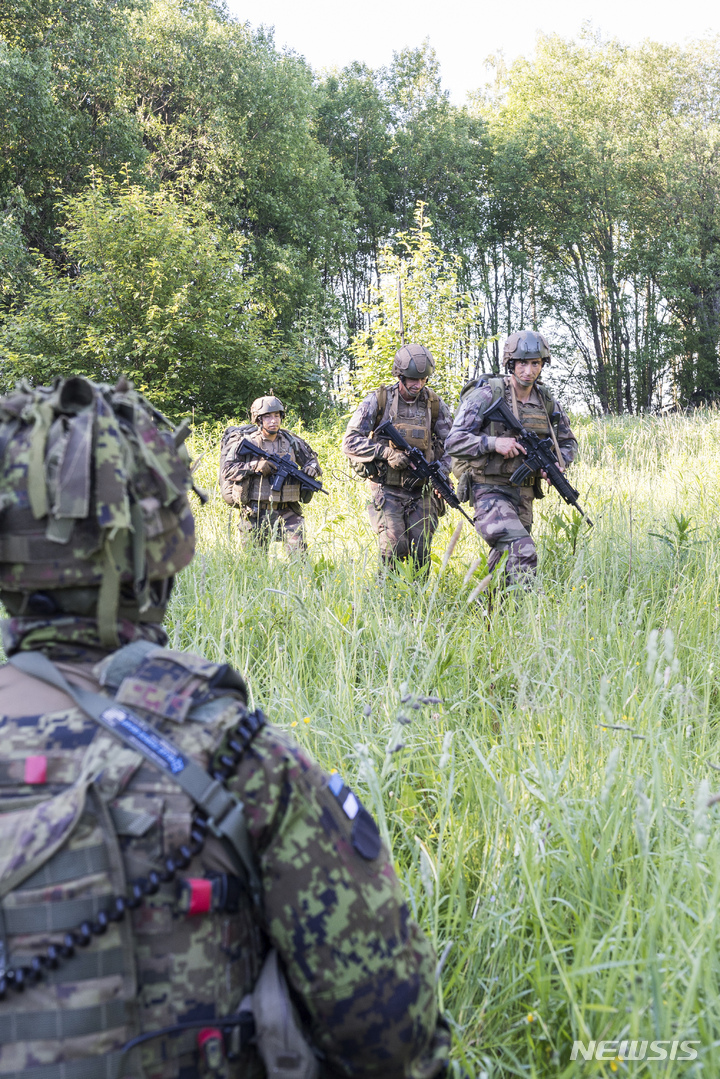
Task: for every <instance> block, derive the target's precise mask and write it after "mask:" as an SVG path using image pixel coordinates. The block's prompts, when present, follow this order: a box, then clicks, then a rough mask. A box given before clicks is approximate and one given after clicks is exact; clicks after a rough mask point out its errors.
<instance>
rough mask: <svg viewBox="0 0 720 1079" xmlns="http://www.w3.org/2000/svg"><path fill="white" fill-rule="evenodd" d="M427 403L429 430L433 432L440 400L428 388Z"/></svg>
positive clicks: (433, 391) (438, 412) (438, 413)
mask: <svg viewBox="0 0 720 1079" xmlns="http://www.w3.org/2000/svg"><path fill="white" fill-rule="evenodd" d="M428 401H429V402H430V430H431V431H432V430H434V428H435V424H436V423H437V418H438V416H439V415H440V398H439V397H438V395H437V394H436V393H435V390H431V389H430V387H429V386H428Z"/></svg>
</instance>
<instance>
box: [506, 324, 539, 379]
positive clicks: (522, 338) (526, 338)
mask: <svg viewBox="0 0 720 1079" xmlns="http://www.w3.org/2000/svg"><path fill="white" fill-rule="evenodd" d="M515 360H542V362H543V367H544V366H545V364H546V363H550V348H549V346H548V343H547V341H546V339H545V338H544V337H543V335H542V334H541V333H536V332H535V330H519V331H518V332H517V333H511V334H510V336H509V337H508V339H507V341H506V342H505V346H504V348H503V362H504V364H505V367H506V368H507V369H508V370H511V371H512V369H513V368H514V366H515V363H514V362H513V361H515Z"/></svg>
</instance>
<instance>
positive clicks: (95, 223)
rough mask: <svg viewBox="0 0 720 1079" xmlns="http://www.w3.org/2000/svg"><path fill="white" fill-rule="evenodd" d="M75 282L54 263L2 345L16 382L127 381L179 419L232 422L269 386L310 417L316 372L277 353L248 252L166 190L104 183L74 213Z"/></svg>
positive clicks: (77, 201)
mask: <svg viewBox="0 0 720 1079" xmlns="http://www.w3.org/2000/svg"><path fill="white" fill-rule="evenodd" d="M65 212H66V215H67V224H66V225H65V226H64V227H63V229H62V236H63V249H64V253H65V255H66V257H67V259H68V260H70V261H71V262H72V265H73V274H72V275H67V274H61V273H59V272H58V270H57V269H56V267H55V266H54V265H53V264H52V263H51V262H50V261H49V260H44V262H43V264H42V265H41V266H40V268H39V269H38V270H37V271H36V273H35V280H34V283H33V287H32V291H31V293H30V296H29V298H28V300H27V303H26V304H25V305H24V306H23V307H22V308H19V309H18V310H17V311H16V312H15V313H14V315H13V316H12V317H11V318H9V319H8V320H7V322H6V324H5V327H4V330H3V333H2V337H1V338H0V355H2V358H3V361H4V377H5V382H6V384H7V383H10V382H12V381H13V380H14V378H17V377H20V376H25V377H29V378H31V379H33V380H36V381H47V380H48V379H51V378H52V377H54V376H55V375H67V374H70V373H72V372H80V373H85V374H88V375H90V376H92V377H95V378H101V379H104V380H107V381H114V380H115V379H116V378H117V377H118V376H119V375H120V374H125V375H127V376H128V377H129V378H131V379H132V380H133V381H134V383H135V385H136V386H137V388H138V389H140V390H141V391H142V392H144V393H147V394H148V395H149V396H150V397H151V399H152V401H153V402H154V403H155V404H156V405H157V406H158V407H159V408H162V409H164V410H166V411H167V412H169V413H171V414H178V413H181V414H182V413H189V412H190V411H192V410H194V411H195V412H196V413H197V414H200V415H204V416H208V415H228V414H230V413H237V412H238V411H239V410H240V408H241V407H242V405H243V404H244V403H245V402H247V401H248V400H249V399H251V398H252V397H254V396H256V395H257V394H258V393H260V392H262V391H264V390H265V389H266V387H267V384H268V383H269V381H271V380H272V381H273V384H274V386H275V388H276V390H277V391H278V392H286V391H287V392H288V393H289V394H291V395H292V397H293V399H295V400H296V401H297V403H298V405H299V406H300V407H302V406H303V405H305V406H311V405H312V404H313V401H314V399H315V398H317V396H318V393H319V390H320V385H319V378H318V376H317V372H316V369H315V368H313V367H312V366H309V365H308V364H307V363H306V362H305V361H304V359H303V358H302V357H299V356H295V355H293V354H291V353H289V352H288V351H287V350H286V351H285V353H284V354H283V353H282V352H281V353H280V354H279V353H278V351H277V350H275V349H273V347H272V346H273V339H272V332H271V326H272V320H273V317H274V311H273V309H272V307H271V306H269V305H268V304H267V303H266V302H265V299H264V297H263V295H262V294H261V293H258V292H257V291H256V290H255V289H254V288H253V285H252V283H251V281H250V278H249V276H248V274H247V273H245V272H243V270H242V268H241V265H242V256H243V247H244V245H245V244H246V243H247V241H245V240H242V239H238V238H237V237H233V236H229V235H226V234H225V233H224V232H223V230H222V229H221V228H220V227H218V225H217V224H216V223H215V222H213V221H212V220H211V219H209V218H208V217H207V216H206V215H204V214H203V213H202V212H201V211H200V210H199V209H198V208H197V207H192V206H186V205H184V204H183V203H182V202H180V201H179V200H178V199H177V198H175V197H173V196H172V195H171V194H168V193H167V192H165V191H159V192H156V193H149V192H148V191H146V190H145V189H143V188H142V187H139V186H137V185H133V184H131V183H126V184H125V185H122V186H117V185H112V184H108V185H101V184H97V185H96V186H94V187H93V188H91V189H90V190H89V191H87V192H85V193H83V194H82V195H78V196H75V197H74V198H73V199H71V200H70V202H69V203H68V205H67V206H66V208H65Z"/></svg>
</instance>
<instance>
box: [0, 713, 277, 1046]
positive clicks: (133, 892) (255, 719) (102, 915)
mask: <svg viewBox="0 0 720 1079" xmlns="http://www.w3.org/2000/svg"><path fill="white" fill-rule="evenodd" d="M266 722H267V720H266V718H265V715H264V713H263V712H262V711H261V710H260V709H259V708H256V709H255V711H254V712H249V713H248V714H247V715H245V716H243V718H242V719H241V720H240V722H239V723H238V724H237V726H236V727H235V729H234V730H233V731H232V732H231V734H230V736H229V738H228V742H227V745H228V749H229V751H230V752H229V753H223V754H222V756H221V757H220V767H219V768H216V769H215V770H214V771H213V773H212V777H213V779H217V780H218V781H219V782H220V783H226V782H227V781H228V779H229V778H230V776H231V775H232V773H233V772H234V771H235V769H236V768H237V766H238V765H239V763H240V761H241V760H242V757H243V755H244V753H245V751H246V750H247V749H248V747H249V745H250V743H251V742H252V740H253V738H254V737H255V735H256V734H257V733H258V731H259V730H261V728H262V727H264V726H265V723H266ZM207 832H208V818H207V816H206V815H204V814H201V813H198V814H197V815H195V816H194V817H193V821H192V826H191V828H190V843H189V845H187V846H186V845H185V844H183V845H182V846H181V847H179V848H178V850H176V851H175V853H174V854H173V855H171V856H170V857H169V858H166V860H165V865H164V868H163V869H162V871H161V872H159V873H156V872H155V870H152V871H151V872H150V873H148V875H147V877H139V878H138V879H137V880H134V881H132V882H131V883H130V888H129V895H126V896H123V895H116V896H114V897H113V899H112V901H111V904H110V907H109V908H108V909H107V910H101V911H100V912H99V913H98V915H97V918H96V920H95V921H93V922H90V921H86V922H83V923H82V925H80V926H78V928H77V929H71V930H69V931H68V932H67V933H66V934H65V936H64V938H63V942H62V944H60V945H55V944H50V945H49V946H48V947H47V949H46V950H45V951H44V952H41V953H40V954H38V955H35V956H33V957H32V959H31V960H30V962H29V963H28V964H27V965H26V964H22V965H20V966H13V967H8V968H7V969H6V970H5V971H4V972H3V974H2V975H1V976H0V1000H4V998H5V997H6V995H7V992H8V989H14V990H15V991H16V992H17V993H22V992H24V990H25V988H26V986H27V985H34V984H35V983H36V982H39V981H41V979H42V978H43V976H44V974H45V971H47V970H57V968H58V967H59V966H60V964H61V962H62V961H64V960H66V959H71V958H72V957H73V955H74V954H75V949H76V948H86V947H87V946H88V945H89V944H90V942H91V940H92V938H93V937H100V936H102V935H103V933H106V932H107V928H108V926H109V925H110V924H111V923H112V922H121V921H122V920H123V918H124V917H125V912H126V911H128V910H137V908H138V907H139V906H140V905H141V904H142V903H143V902H144V901H145V899H146V898H147V897H148V896H151V895H155V893H156V892H157V891H158V890H159V888H160V885H161V884H171V883H172V881H174V880H175V877H176V876H177V874H178V873H179V872H181V871H182V870H183V869H187V867H188V866H189V865H190V862H191V861H192V859H193V858H195V857H197V855H198V854H200V853H201V851H202V849H203V847H204V846H205V840H206V839H207ZM200 1025H201V1026H207V1025H208V1024H207V1023H202V1024H200ZM220 1025H222V1024H220ZM173 1029H174V1028H173ZM156 1036H157V1035H154V1034H153V1035H148V1037H156Z"/></svg>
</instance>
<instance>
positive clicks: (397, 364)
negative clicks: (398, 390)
mask: <svg viewBox="0 0 720 1079" xmlns="http://www.w3.org/2000/svg"><path fill="white" fill-rule="evenodd" d="M434 370H435V360H434V359H433V358H432V353H431V352H430V349H428V348H425V345H403V347H402V348H401V349H400V350H399V351H398V352H396V353H395V359H394V360H393V366H392V373H393V374H394V375H395V377H396V378H430V375H431V374H432V373H433V371H434Z"/></svg>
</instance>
